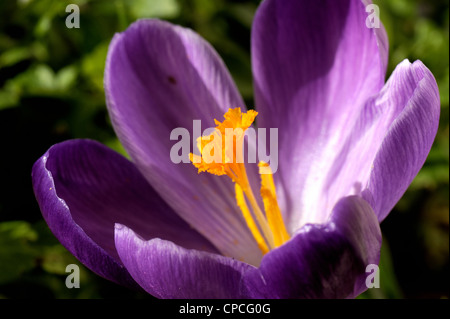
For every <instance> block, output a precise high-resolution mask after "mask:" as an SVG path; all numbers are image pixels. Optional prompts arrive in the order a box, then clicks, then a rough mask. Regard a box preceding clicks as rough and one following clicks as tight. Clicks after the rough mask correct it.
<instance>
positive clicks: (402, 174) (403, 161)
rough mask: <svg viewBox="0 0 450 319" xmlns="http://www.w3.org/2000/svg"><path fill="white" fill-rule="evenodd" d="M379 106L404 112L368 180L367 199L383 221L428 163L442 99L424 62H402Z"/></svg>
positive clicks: (392, 124) (389, 132)
mask: <svg viewBox="0 0 450 319" xmlns="http://www.w3.org/2000/svg"><path fill="white" fill-rule="evenodd" d="M378 103H379V104H381V105H379V106H378V105H377V104H378ZM383 104H384V105H383ZM377 106H378V107H380V106H381V108H383V109H389V108H397V109H400V110H401V112H399V114H398V116H397V117H396V118H395V119H392V120H391V121H390V122H389V124H390V125H389V126H388V130H386V135H385V136H384V138H383V140H382V143H381V145H380V147H379V148H378V149H377V153H376V155H375V157H374V160H373V164H372V169H371V170H370V176H369V177H368V178H367V179H366V180H365V181H366V183H365V191H364V193H363V195H364V198H365V199H366V200H367V201H368V202H369V203H370V204H371V205H372V207H373V209H374V211H375V213H376V214H377V216H378V219H379V221H380V222H381V221H382V220H383V219H384V218H385V217H386V216H387V215H388V214H389V212H390V211H391V209H392V208H393V207H394V205H395V204H396V203H397V201H398V200H399V199H400V198H401V196H402V195H403V194H404V192H405V191H406V189H407V188H408V186H409V185H410V184H411V182H412V180H413V179H414V177H415V176H416V175H417V173H418V172H419V170H420V169H421V167H422V165H423V164H424V163H425V160H426V158H427V156H428V153H429V152H430V149H431V146H432V144H433V141H434V139H435V137H436V133H437V130H438V126H439V115H440V99H439V89H438V86H437V83H436V80H435V79H434V76H433V74H432V73H431V72H430V70H428V68H427V67H426V66H425V65H424V64H423V63H422V62H421V61H416V62H414V63H412V64H411V63H410V62H409V61H407V60H405V61H403V62H402V63H401V64H400V65H399V66H398V67H397V69H396V72H394V74H393V75H392V76H391V79H390V80H389V81H388V83H387V84H386V87H385V89H383V91H382V92H381V93H380V95H379V96H378V97H377V99H376V102H375V105H373V108H374V109H375V108H376V107H377ZM397 112H398V111H397Z"/></svg>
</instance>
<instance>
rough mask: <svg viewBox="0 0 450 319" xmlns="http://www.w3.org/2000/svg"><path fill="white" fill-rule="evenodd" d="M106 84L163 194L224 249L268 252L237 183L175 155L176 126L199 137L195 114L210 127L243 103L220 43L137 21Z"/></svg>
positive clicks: (256, 255)
mask: <svg viewBox="0 0 450 319" xmlns="http://www.w3.org/2000/svg"><path fill="white" fill-rule="evenodd" d="M105 89H106V94H107V104H108V109H109V113H110V116H111V119H112V122H113V125H114V128H115V130H116V133H117V134H118V136H119V138H120V140H121V141H122V143H123V145H124V147H125V149H126V150H127V152H128V154H129V155H130V156H131V158H132V159H133V162H134V163H136V165H137V167H138V168H139V170H140V171H141V172H142V174H143V175H144V176H145V177H146V179H147V180H148V181H149V182H150V184H151V185H153V186H154V187H155V189H156V190H157V191H158V193H159V194H160V195H161V197H163V198H164V199H165V200H166V202H167V203H169V205H170V206H171V207H172V208H173V209H174V210H175V211H176V212H177V213H178V214H179V215H180V216H181V217H182V218H183V219H185V220H186V221H187V222H188V223H189V224H190V225H192V226H193V227H195V228H196V229H197V230H198V231H199V232H200V233H202V234H203V235H204V236H205V237H207V238H208V239H209V240H210V241H211V242H212V243H213V244H214V245H215V246H216V247H217V248H218V249H219V250H220V251H221V252H222V253H223V254H224V255H227V256H233V257H235V258H242V259H245V260H246V261H248V262H251V263H258V261H259V260H260V259H261V253H260V252H259V250H258V249H257V246H256V243H255V241H254V239H253V237H252V236H251V234H250V232H249V230H248V228H247V226H246V223H245V221H244V219H243V218H242V216H241V213H240V211H239V210H238V208H237V205H236V203H235V200H234V195H233V194H234V188H233V184H232V182H231V181H230V180H229V179H228V178H227V177H225V176H222V177H217V176H212V175H210V174H200V175H199V174H198V173H197V169H196V168H195V167H194V166H193V165H192V164H191V163H189V161H188V163H180V164H174V163H173V162H172V161H171V158H170V150H171V148H172V146H173V145H174V144H175V143H177V141H174V140H170V133H171V131H172V130H173V129H175V128H178V127H180V128H186V129H187V130H188V131H189V132H190V138H191V141H192V140H195V138H196V137H195V136H193V132H192V125H193V120H201V125H202V130H204V129H206V128H209V127H213V126H214V122H213V120H214V118H216V119H218V120H222V117H223V114H224V113H225V112H226V110H227V109H228V108H231V107H233V108H234V107H241V108H244V103H243V101H242V99H241V97H240V95H239V92H238V90H237V89H236V87H235V85H234V83H233V81H232V79H231V76H230V75H229V73H228V71H227V69H226V67H225V65H224V64H223V62H222V61H221V60H220V58H219V56H218V55H217V53H216V52H215V51H214V49H213V48H212V47H211V46H210V45H209V44H208V43H207V42H206V41H204V40H203V39H202V38H201V37H200V36H199V35H197V34H196V33H194V32H193V31H191V30H189V29H186V28H182V27H179V26H174V25H172V24H170V23H168V22H163V21H159V20H141V21H138V22H136V23H134V24H133V25H131V26H130V27H129V28H128V29H127V30H126V31H125V32H124V33H121V34H118V35H116V36H115V37H114V39H113V41H112V43H111V45H110V48H109V52H108V58H107V62H106V72H105ZM190 144H191V145H192V142H191V143H190ZM190 151H191V152H193V151H194V150H193V148H192V147H191V150H190ZM185 155H186V156H188V153H186V154H185ZM186 159H187V157H186Z"/></svg>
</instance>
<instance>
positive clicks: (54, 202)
mask: <svg viewBox="0 0 450 319" xmlns="http://www.w3.org/2000/svg"><path fill="white" fill-rule="evenodd" d="M32 177H33V187H34V191H35V195H36V198H37V201H38V203H39V206H40V208H41V211H42V214H43V216H44V218H45V220H46V222H47V224H48V226H49V227H50V229H51V230H52V232H53V233H54V234H55V236H56V237H57V238H58V239H59V240H60V242H61V243H62V244H63V245H64V246H65V247H66V248H67V249H68V250H69V251H70V252H71V253H72V254H73V255H75V257H77V258H78V259H79V260H80V261H81V262H82V263H83V264H85V265H86V266H87V267H89V268H90V269H92V270H93V271H94V272H96V273H97V274H99V275H100V276H103V277H105V278H107V279H109V280H112V281H114V282H117V283H120V284H124V285H126V286H132V287H136V286H137V285H136V283H135V282H134V281H133V279H132V278H131V277H130V275H129V274H128V272H127V271H126V269H125V268H124V267H123V265H122V263H121V261H120V258H119V257H118V255H117V251H116V249H115V246H114V224H115V223H122V224H124V225H127V226H129V227H133V229H135V230H136V231H137V232H138V233H139V234H140V235H141V236H143V237H144V238H147V239H148V238H154V237H159V238H163V239H167V240H171V241H173V242H176V243H178V244H179V245H182V246H183V247H186V248H196V249H201V250H206V251H212V252H216V250H215V248H214V247H213V246H212V245H211V244H210V243H209V242H208V241H207V240H205V239H204V238H203V237H202V236H201V235H200V234H198V233H197V232H196V231H195V230H193V229H192V228H190V227H189V225H187V224H186V223H185V222H184V221H183V220H181V219H180V218H179V217H178V215H177V214H175V213H174V212H173V211H172V210H171V209H170V207H169V206H168V205H167V204H165V203H164V201H163V200H162V199H161V198H160V197H159V196H158V195H157V194H156V192H155V191H154V190H153V189H152V187H151V186H150V185H149V184H148V183H147V181H146V180H145V179H144V177H143V176H142V175H141V174H140V172H139V171H138V170H137V169H136V168H135V167H134V165H133V164H132V163H131V162H130V161H128V160H127V159H126V158H124V157H123V156H121V155H119V154H118V153H116V152H114V151H112V150H110V149H108V148H107V147H105V146H103V145H101V144H100V143H98V142H94V141H89V140H71V141H67V142H63V143H60V144H56V145H54V146H52V147H51V148H50V149H49V150H48V151H47V153H45V154H44V156H42V157H41V158H40V159H39V160H38V161H37V162H36V163H35V165H34V166H33V173H32Z"/></svg>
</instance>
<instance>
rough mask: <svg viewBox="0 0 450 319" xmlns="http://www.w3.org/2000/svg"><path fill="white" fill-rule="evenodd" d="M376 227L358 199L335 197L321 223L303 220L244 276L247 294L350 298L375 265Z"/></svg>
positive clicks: (368, 209)
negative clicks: (328, 217)
mask: <svg viewBox="0 0 450 319" xmlns="http://www.w3.org/2000/svg"><path fill="white" fill-rule="evenodd" d="M380 247H381V231H380V227H379V223H378V220H377V218H376V216H375V214H374V213H373V210H372V208H371V207H370V205H369V204H368V203H367V202H366V201H364V200H363V199H362V198H361V197H357V196H350V197H346V198H343V199H342V200H341V201H339V202H338V203H337V204H336V206H335V208H334V210H333V213H332V215H331V217H330V220H329V221H328V222H327V223H326V224H323V225H318V224H307V225H305V226H303V227H302V228H301V229H300V230H299V231H298V233H297V234H296V235H295V236H294V237H293V238H292V239H291V240H290V241H288V242H287V243H286V244H284V245H283V246H281V247H279V248H278V249H275V250H273V251H272V252H270V253H268V254H267V255H265V256H264V258H263V260H262V262H261V265H260V267H259V268H257V269H256V268H253V269H250V270H249V271H248V272H246V273H245V274H244V280H243V286H244V292H243V293H244V294H246V295H247V296H248V297H250V298H283V299H286V298H352V297H355V296H357V295H358V294H360V293H361V292H363V291H364V290H365V289H367V288H366V287H365V278H366V273H365V271H366V267H367V265H369V264H378V261H379V254H380Z"/></svg>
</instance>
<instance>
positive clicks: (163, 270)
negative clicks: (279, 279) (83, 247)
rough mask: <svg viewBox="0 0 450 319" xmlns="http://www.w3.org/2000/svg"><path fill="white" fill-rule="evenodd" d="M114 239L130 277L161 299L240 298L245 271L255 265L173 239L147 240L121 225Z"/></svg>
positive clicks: (117, 227)
mask: <svg viewBox="0 0 450 319" xmlns="http://www.w3.org/2000/svg"><path fill="white" fill-rule="evenodd" d="M115 240H116V248H117V251H118V253H119V256H120V258H121V260H122V262H123V263H124V265H125V266H126V268H127V269H128V271H129V272H130V274H131V276H133V278H134V279H135V280H136V282H138V283H139V285H141V287H143V288H144V289H145V290H146V291H147V292H148V293H150V294H152V295H153V296H155V297H158V298H167V299H181V298H187V299H212V298H227V299H229V298H232V299H234V298H241V295H240V290H239V289H240V280H241V278H242V273H243V272H245V271H246V270H247V269H250V268H253V266H250V265H248V264H245V263H242V262H239V261H237V260H235V259H232V258H227V257H224V256H221V255H217V254H211V253H207V252H201V251H198V250H192V249H185V248H182V247H181V246H178V245H176V244H174V243H172V242H170V241H165V240H161V239H152V240H149V241H145V240H143V239H142V238H141V237H139V236H138V235H136V233H134V232H133V230H131V229H129V228H127V227H125V226H123V225H119V224H118V225H116V230H115Z"/></svg>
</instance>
